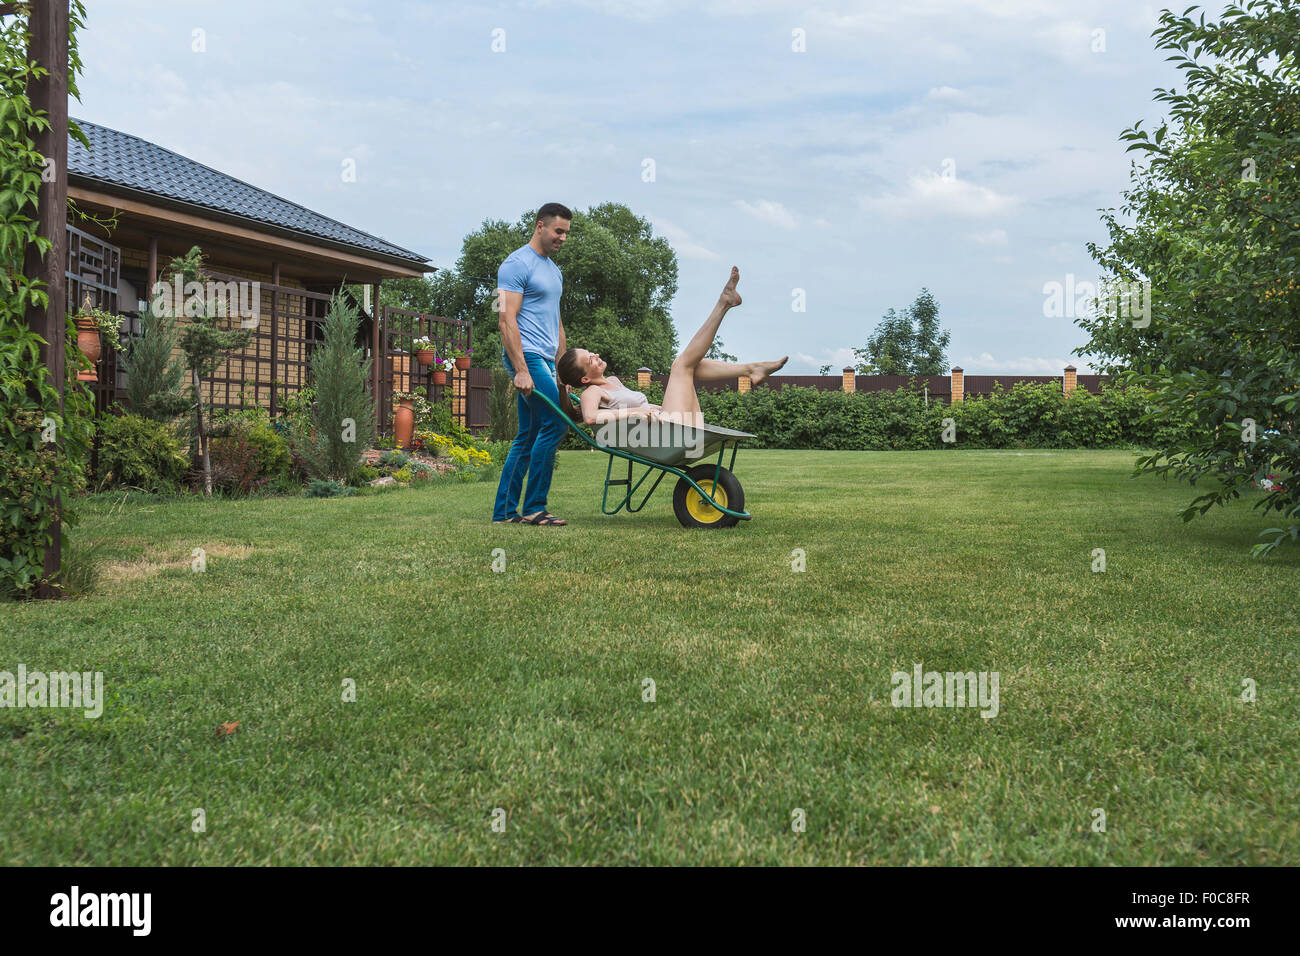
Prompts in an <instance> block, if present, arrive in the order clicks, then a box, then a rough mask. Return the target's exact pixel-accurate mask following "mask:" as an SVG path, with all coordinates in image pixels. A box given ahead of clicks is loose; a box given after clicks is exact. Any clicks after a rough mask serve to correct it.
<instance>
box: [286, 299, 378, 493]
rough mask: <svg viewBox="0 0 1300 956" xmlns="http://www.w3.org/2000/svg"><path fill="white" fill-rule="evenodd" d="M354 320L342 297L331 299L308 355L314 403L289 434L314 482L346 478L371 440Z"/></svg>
mask: <svg viewBox="0 0 1300 956" xmlns="http://www.w3.org/2000/svg"><path fill="white" fill-rule="evenodd" d="M357 325H358V315H357V310H356V308H355V307H354V306H353V305H352V304H351V303H350V302H349V301H348V299H347V298H346V297H345V296H344V295H343V294H342V293H336V294H335V295H333V296H332V297H331V298H330V305H329V310H328V312H327V313H326V315H325V323H324V326H325V327H324V331H325V341H324V343H323V344H322V345H321V346H320V347H319V348H317V349H316V351H315V352H313V353H312V357H311V367H312V374H313V381H314V382H315V401H314V403H313V405H312V408H311V412H310V414H309V416H308V418H307V419H306V420H305V421H299V422H298V427H297V428H296V429H295V430H294V431H293V432H291V442H292V443H293V446H294V451H295V452H296V453H297V454H298V455H299V456H300V457H301V458H302V460H303V462H304V464H305V466H306V469H307V473H308V474H309V475H311V476H313V477H315V478H335V479H345V478H347V476H348V475H349V474H351V473H352V469H353V468H354V467H355V466H356V464H357V462H359V461H360V460H361V456H362V454H363V453H364V451H365V449H367V448H369V447H370V443H371V442H372V441H373V440H374V437H375V400H374V398H373V397H372V396H371V394H370V390H369V388H368V387H367V385H366V381H367V379H368V378H369V375H370V359H368V358H366V357H365V352H364V351H363V350H362V349H359V348H357V346H356V344H355V343H356V335H357Z"/></svg>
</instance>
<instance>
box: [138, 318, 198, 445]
mask: <svg viewBox="0 0 1300 956" xmlns="http://www.w3.org/2000/svg"><path fill="white" fill-rule="evenodd" d="M176 349H177V336H176V322H175V320H174V319H173V318H172V317H171V316H169V315H160V314H157V313H155V312H154V311H153V309H152V308H150V307H146V308H145V310H144V311H143V312H141V313H140V334H139V335H137V336H135V337H133V338H132V339H130V341H129V342H128V343H127V345H126V348H125V349H124V350H123V351H122V353H121V355H122V366H123V368H124V369H125V371H126V374H127V379H126V397H127V402H128V404H129V405H130V407H131V411H132V412H134V413H135V414H136V415H139V416H141V417H143V418H149V419H152V420H153V421H157V422H170V421H172V420H173V419H175V418H176V417H177V416H179V415H181V414H182V413H183V412H184V411H185V410H186V409H187V408H188V407H189V404H190V403H189V400H188V399H186V397H185V395H184V393H183V387H182V386H183V385H184V383H185V363H184V362H182V361H181V360H180V359H179V358H176V357H175V355H174V353H175V351H176Z"/></svg>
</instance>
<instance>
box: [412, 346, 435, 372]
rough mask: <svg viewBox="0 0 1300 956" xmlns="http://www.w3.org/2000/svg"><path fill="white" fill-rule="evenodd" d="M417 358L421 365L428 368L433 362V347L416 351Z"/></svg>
mask: <svg viewBox="0 0 1300 956" xmlns="http://www.w3.org/2000/svg"><path fill="white" fill-rule="evenodd" d="M415 358H416V361H418V362H419V363H420V364H421V365H423V366H424V367H425V368H428V367H429V366H430V365H432V364H433V349H421V350H420V351H418V352H416V353H415Z"/></svg>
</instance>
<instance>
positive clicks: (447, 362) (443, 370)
mask: <svg viewBox="0 0 1300 956" xmlns="http://www.w3.org/2000/svg"><path fill="white" fill-rule="evenodd" d="M454 365H455V361H454V360H453V359H450V358H447V357H445V356H439V357H438V358H436V359H434V360H433V384H434V385H446V384H447V373H448V372H450V371H451V370H452V368H453V366H454Z"/></svg>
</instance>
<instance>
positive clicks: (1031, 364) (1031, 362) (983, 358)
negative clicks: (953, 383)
mask: <svg viewBox="0 0 1300 956" xmlns="http://www.w3.org/2000/svg"><path fill="white" fill-rule="evenodd" d="M957 364H959V365H961V366H962V369H963V371H965V373H966V374H967V375H998V374H1001V373H1003V372H1011V373H1016V374H1019V375H1062V374H1064V372H1065V367H1066V366H1067V365H1073V366H1074V367H1075V368H1076V369H1077V370H1078V371H1079V373H1080V374H1083V375H1088V374H1091V373H1090V372H1088V371H1085V367H1084V366H1083V365H1081V364H1080V363H1079V360H1078V359H1072V358H1041V357H1038V356H1029V355H1022V356H1020V357H1019V358H1011V359H1006V358H1004V359H999V358H994V357H993V356H992V355H991V354H990V353H988V352H981V353H980V354H979V356H978V357H975V358H972V357H971V356H969V355H966V356H963V358H962V359H961V361H960V362H958V363H957Z"/></svg>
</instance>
